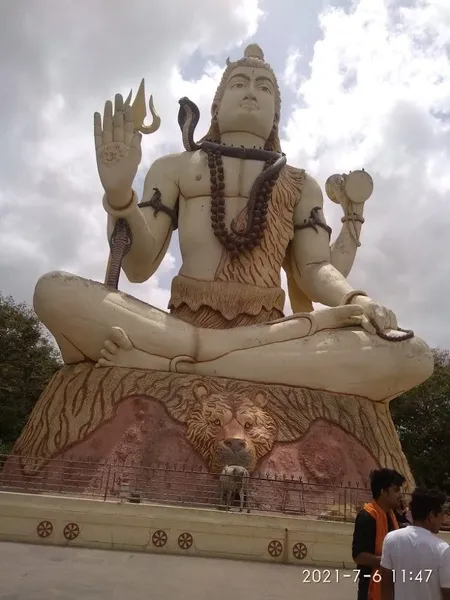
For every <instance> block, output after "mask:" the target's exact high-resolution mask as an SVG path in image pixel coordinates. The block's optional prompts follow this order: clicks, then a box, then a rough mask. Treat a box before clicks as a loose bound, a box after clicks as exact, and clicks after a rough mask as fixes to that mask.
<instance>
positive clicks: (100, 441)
mask: <svg viewBox="0 0 450 600" xmlns="http://www.w3.org/2000/svg"><path fill="white" fill-rule="evenodd" d="M14 454H15V455H16V456H17V457H18V458H16V459H14V460H13V461H11V460H10V461H9V462H8V463H7V464H6V466H5V469H4V473H3V477H7V476H8V472H10V473H12V472H13V471H14V479H15V480H17V477H21V478H24V481H25V480H26V481H27V482H30V481H32V480H33V479H34V478H39V480H40V481H44V480H48V479H51V480H52V482H53V484H54V485H56V486H57V485H58V481H59V479H61V478H62V477H63V476H64V477H66V480H67V473H66V475H64V473H63V471H67V464H66V463H64V464H65V467H64V468H62V467H61V468H60V469H59V470H58V469H57V468H56V465H57V464H58V461H76V463H77V464H78V465H80V463H82V462H86V463H89V465H90V468H89V469H90V470H87V469H84V471H83V469H80V467H79V466H78V467H77V468H75V467H74V468H75V470H76V471H77V473H78V475H77V476H73V477H72V483H73V487H74V490H73V491H78V492H85V493H86V492H88V491H89V489H90V488H92V486H93V485H94V483H95V481H96V483H95V485H97V486H98V479H99V477H104V474H105V469H106V468H110V465H111V464H116V465H117V464H121V465H124V464H125V465H128V466H129V468H130V469H132V470H133V469H134V470H135V469H136V468H138V467H139V468H140V469H141V470H146V473H147V475H146V477H147V479H151V480H152V482H153V486H155V485H156V479H158V478H159V479H161V477H162V476H161V470H158V476H156V470H155V471H154V472H153V475H152V474H151V471H152V469H154V468H155V465H161V463H163V464H165V465H166V466H167V468H168V469H169V470H172V471H173V472H177V473H179V474H180V476H179V477H178V478H177V481H178V483H179V485H178V487H179V491H178V492H177V494H178V496H179V498H178V496H177V500H180V501H189V498H188V497H187V496H189V493H188V491H187V489H186V490H185V491H183V489H184V488H185V487H189V486H183V483H182V482H183V480H186V478H189V473H190V472H192V471H196V472H201V471H203V475H202V476H204V477H206V478H210V479H211V481H209V480H208V481H209V484H208V485H210V486H214V485H215V484H214V481H215V476H214V475H213V474H214V473H217V472H219V471H220V470H221V469H222V467H223V466H224V464H226V463H228V464H243V465H244V466H247V468H248V469H249V470H250V471H251V472H252V474H253V475H254V476H255V477H261V476H264V477H267V476H269V477H274V476H276V477H277V478H278V479H283V477H287V478H288V479H291V478H292V477H293V478H294V480H295V481H297V482H298V481H301V482H308V483H309V484H312V485H314V486H316V487H317V486H354V487H365V486H367V483H368V475H369V472H370V470H371V469H373V468H377V467H380V466H384V467H392V468H395V469H397V470H399V471H401V472H402V473H404V474H405V475H406V477H407V485H408V487H411V486H412V485H413V478H412V475H411V472H410V470H409V467H408V464H407V461H406V459H405V456H404V454H403V452H402V449H401V446H400V443H399V439H398V436H397V433H396V431H395V428H394V425H393V422H392V419H391V416H390V413H389V406H388V405H387V404H382V403H375V402H371V401H369V400H366V399H364V398H358V397H355V396H344V395H337V394H330V393H327V392H322V391H317V390H309V389H304V388H291V387H286V386H280V385H259V384H258V385H256V384H250V383H247V382H244V381H238V380H232V379H223V378H218V377H197V376H191V375H181V374H174V373H165V372H160V371H151V372H149V371H140V370H135V369H125V368H117V367H115V368H101V369H96V368H95V367H94V366H93V365H92V364H91V363H82V364H79V365H76V366H65V367H63V368H62V369H61V370H60V371H59V372H58V373H56V375H55V376H54V378H53V379H52V381H51V382H50V383H49V385H48V387H47V388H46V390H45V391H44V392H43V394H42V396H41V397H40V399H39V401H38V402H37V404H36V406H35V408H34V410H33V412H32V414H31V417H30V419H29V421H28V423H27V425H26V427H25V428H24V430H23V432H22V434H21V436H20V438H19V439H18V441H17V443H16V445H15V447H14ZM61 464H62V463H61ZM108 465H109V466H108ZM19 466H20V468H19ZM18 471H20V476H19V475H18ZM134 472H135V471H134ZM123 473H124V471H123V469H122V471H121V476H122V478H123V477H124V474H123ZM130 473H131V472H130ZM182 474H183V476H182ZM131 475H132V473H131ZM141 479H142V474H141ZM163 479H164V477H162V479H161V482H160V483H161V485H162V486H164V481H163ZM166 479H167V478H166ZM191 487H192V486H191ZM271 489H272V492H273V494H274V496H279V495H280V494H278V492H276V491H275V492H274V491H273V490H274V489H275V488H274V487H272V488H271ZM273 494H272V495H273ZM191 495H192V489H191ZM266 496H267V494H266Z"/></svg>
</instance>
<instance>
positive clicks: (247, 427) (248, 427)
mask: <svg viewBox="0 0 450 600" xmlns="http://www.w3.org/2000/svg"><path fill="white" fill-rule="evenodd" d="M251 426H252V424H251V423H250V421H247V422H246V424H245V425H244V429H250V427H251Z"/></svg>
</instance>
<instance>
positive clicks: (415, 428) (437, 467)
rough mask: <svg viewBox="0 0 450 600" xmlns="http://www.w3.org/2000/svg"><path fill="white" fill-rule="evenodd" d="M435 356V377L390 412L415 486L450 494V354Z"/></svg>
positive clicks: (439, 352)
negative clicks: (435, 488)
mask: <svg viewBox="0 0 450 600" xmlns="http://www.w3.org/2000/svg"><path fill="white" fill-rule="evenodd" d="M433 354H434V358H435V369H434V373H433V375H432V376H431V377H430V378H429V379H428V380H427V381H425V382H424V383H422V385H419V386H418V387H416V388H414V389H413V390H410V391H409V392H406V393H405V394H402V395H401V396H399V398H397V399H395V400H394V401H393V402H392V403H391V411H392V417H393V419H394V423H395V425H396V427H397V431H398V433H399V436H400V441H401V443H402V446H403V450H404V452H405V454H406V457H407V459H408V461H409V464H410V466H411V469H412V471H413V474H414V477H415V479H416V482H417V483H418V484H422V485H426V486H430V487H438V488H440V489H442V490H444V491H446V492H447V493H448V494H450V352H449V351H448V350H442V349H436V350H433Z"/></svg>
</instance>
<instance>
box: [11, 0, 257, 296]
mask: <svg viewBox="0 0 450 600" xmlns="http://www.w3.org/2000/svg"><path fill="white" fill-rule="evenodd" d="M22 8H23V7H16V6H15V5H8V9H7V11H6V12H7V13H8V18H5V19H3V20H2V21H1V24H0V77H2V81H3V82H4V85H5V89H7V90H8V93H7V95H4V99H3V103H2V115H0V122H1V125H2V129H3V131H4V134H5V135H7V137H8V144H7V145H6V146H5V145H4V146H3V153H2V156H1V159H2V160H1V161H0V189H1V190H2V194H1V197H0V216H1V220H0V236H1V239H2V252H1V253H0V281H1V289H2V291H3V292H4V293H12V294H13V295H14V296H15V297H16V298H17V299H18V300H26V301H28V302H30V300H31V295H32V290H33V287H34V284H35V282H36V280H37V279H38V277H39V276H40V275H41V274H42V273H43V272H45V271H48V270H54V269H63V270H68V271H71V272H73V273H76V274H79V275H82V276H84V277H90V278H92V279H97V280H103V278H104V273H105V269H106V264H107V259H108V251H109V249H108V244H107V240H106V215H105V213H104V211H103V208H102V206H101V199H102V189H101V186H100V182H99V179H98V175H97V171H96V165H95V155H94V147H93V135H92V114H93V112H94V111H95V110H99V111H101V112H102V109H103V104H104V102H105V100H107V99H112V98H113V96H114V94H115V93H117V92H121V93H123V94H124V95H127V94H128V91H129V89H130V88H131V87H132V88H134V90H135V91H136V89H137V87H138V85H139V82H140V79H141V78H142V76H144V77H145V80H146V92H147V96H148V95H149V94H153V96H154V101H155V105H156V109H157V111H158V112H159V114H160V116H161V118H162V126H161V128H160V130H159V131H158V132H157V133H156V134H154V135H152V136H148V137H146V138H144V141H143V160H142V163H141V167H140V170H139V172H138V177H137V179H136V184H137V186H138V187H139V185H142V180H143V177H144V175H145V171H146V170H147V169H148V167H149V166H150V164H151V162H152V160H154V158H156V156H158V155H161V154H162V153H164V152H166V151H167V147H170V148H172V149H180V150H181V135H180V132H179V128H178V125H177V112H178V102H177V100H178V98H179V97H181V96H184V95H189V96H191V97H192V99H193V100H194V101H196V102H197V103H198V104H199V107H200V108H201V110H202V123H201V124H200V126H199V132H200V127H202V126H203V125H206V119H207V116H208V113H209V102H210V100H211V97H212V94H213V93H214V90H215V86H216V85H217V78H218V76H219V71H218V67H217V66H214V65H213V64H210V65H209V66H207V68H206V69H205V72H204V74H202V75H201V76H200V77H199V78H198V79H195V80H191V81H187V80H184V79H183V77H182V75H181V67H180V65H182V64H184V63H185V62H186V58H189V57H190V56H191V55H192V54H193V53H197V54H198V57H199V59H198V60H199V61H200V60H201V57H202V56H204V55H215V54H217V53H218V52H219V51H222V50H223V49H224V48H229V49H233V48H235V47H236V46H240V45H241V44H242V42H243V40H245V39H247V38H248V37H249V36H251V35H253V34H254V32H255V31H256V29H257V27H258V22H259V20H260V19H261V17H262V15H263V13H262V11H261V10H260V8H259V6H258V0H218V1H216V2H214V3H204V2H203V1H202V0H193V1H191V2H189V3H184V2H180V1H178V0H171V2H170V3H148V4H146V3H142V2H139V1H138V0H131V1H130V2H128V3H127V7H126V9H124V7H123V4H122V3H119V2H118V1H117V0H100V1H99V2H96V3H95V4H93V5H92V6H91V5H90V4H87V3H83V2H77V3H70V2H69V3H65V4H64V6H63V5H62V4H61V5H55V4H54V2H52V1H51V0H42V1H41V2H40V3H39V6H38V5H37V4H36V5H35V4H33V3H28V6H27V10H26V11H25V12H24V11H23V10H22ZM35 22H39V23H40V27H39V28H36V27H34V26H33V27H32V28H31V29H30V24H31V23H35ZM139 191H140V190H139ZM175 241H176V236H175ZM176 266H177V265H176V260H175V257H174V255H173V253H171V252H169V253H168V254H167V256H166V257H165V259H164V261H163V263H162V265H161V267H160V269H159V271H158V274H157V275H155V276H153V277H152V278H151V280H150V281H149V282H147V283H146V284H143V285H140V286H136V285H132V284H130V283H128V282H127V281H126V278H125V276H124V275H122V279H121V282H120V288H121V289H123V290H124V291H127V292H129V293H132V294H133V295H135V296H137V297H140V298H142V299H143V300H146V301H148V302H151V303H153V304H155V305H156V306H159V307H162V308H165V307H166V306H167V301H168V298H169V283H170V279H171V277H172V276H173V275H174V272H175V269H176Z"/></svg>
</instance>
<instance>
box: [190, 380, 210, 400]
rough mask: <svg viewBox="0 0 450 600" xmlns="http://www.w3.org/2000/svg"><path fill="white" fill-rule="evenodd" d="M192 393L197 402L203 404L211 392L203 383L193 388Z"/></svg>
mask: <svg viewBox="0 0 450 600" xmlns="http://www.w3.org/2000/svg"><path fill="white" fill-rule="evenodd" d="M192 393H193V394H194V398H195V399H196V400H197V402H203V400H204V398H206V396H208V394H209V390H208V388H207V387H206V386H205V385H204V384H203V383H196V384H195V385H194V387H193V388H192Z"/></svg>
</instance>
